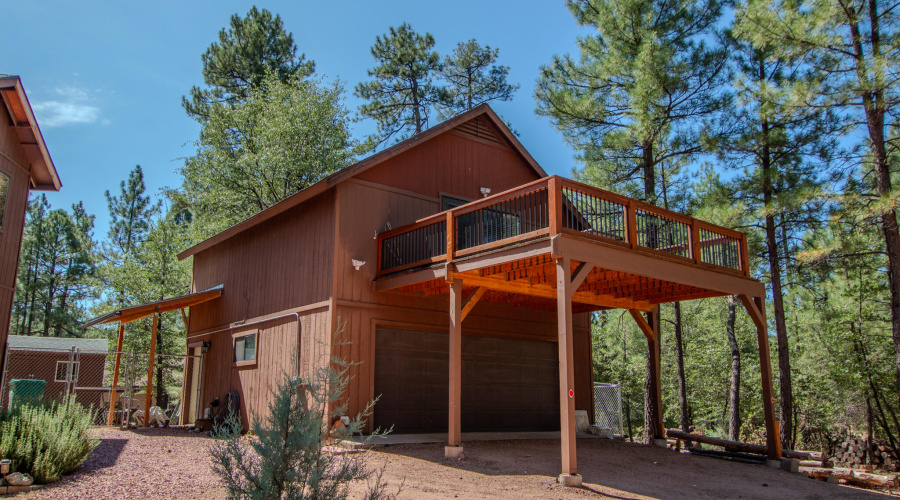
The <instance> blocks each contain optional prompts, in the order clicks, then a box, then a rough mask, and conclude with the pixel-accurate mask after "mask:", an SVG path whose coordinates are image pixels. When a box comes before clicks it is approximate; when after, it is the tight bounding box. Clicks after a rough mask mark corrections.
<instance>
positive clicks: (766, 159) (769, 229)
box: [759, 59, 794, 448]
mask: <svg viewBox="0 0 900 500" xmlns="http://www.w3.org/2000/svg"><path fill="white" fill-rule="evenodd" d="M765 79H766V71H765V64H764V61H763V60H762V59H760V60H759V80H760V81H765ZM760 131H761V133H762V134H761V135H762V142H763V144H762V155H761V158H760V167H761V169H762V177H763V179H762V182H763V186H762V187H763V189H762V191H763V202H764V203H765V209H766V215H765V242H766V260H767V261H768V264H769V277H770V280H771V282H772V306H773V309H774V313H775V314H774V315H775V338H776V340H777V341H778V382H779V387H780V389H781V400H780V403H779V405H778V409H779V418H780V420H781V428H780V431H781V436H780V438H781V446H782V447H785V448H788V447H789V444H790V441H791V436H792V435H793V429H792V428H793V425H792V422H793V413H794V411H793V407H794V394H793V390H792V389H791V360H790V351H789V349H788V339H787V325H786V324H785V316H784V299H783V297H782V289H781V265H780V262H779V258H778V233H777V230H776V227H775V216H774V215H773V214H772V213H771V212H770V210H771V208H772V203H773V201H774V200H775V194H776V193H775V186H774V184H773V182H772V179H773V177H774V176H775V173H776V172H775V169H776V168H777V167H776V166H775V165H773V164H772V151H771V149H770V134H771V129H770V127H769V121H768V119H767V118H765V117H763V118H762V123H761V124H760Z"/></svg>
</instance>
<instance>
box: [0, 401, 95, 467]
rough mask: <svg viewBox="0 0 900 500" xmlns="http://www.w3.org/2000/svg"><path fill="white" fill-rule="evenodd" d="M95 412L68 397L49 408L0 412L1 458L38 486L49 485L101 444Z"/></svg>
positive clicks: (24, 408)
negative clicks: (9, 461)
mask: <svg viewBox="0 0 900 500" xmlns="http://www.w3.org/2000/svg"><path fill="white" fill-rule="evenodd" d="M94 413H95V411H94V409H93V408H91V409H87V408H84V407H83V406H81V405H80V404H78V403H76V402H75V398H74V397H71V398H67V399H65V400H63V401H62V402H55V403H53V404H52V405H50V406H30V405H21V406H17V407H15V408H13V409H12V410H11V411H9V412H6V413H0V457H4V458H8V459H10V460H11V461H12V470H15V471H19V472H27V473H28V474H31V476H32V477H34V480H35V481H36V482H37V483H52V482H54V481H57V480H59V478H60V476H62V475H63V474H66V473H69V472H72V471H73V470H75V468H76V467H78V466H79V465H81V464H82V463H84V461H85V460H86V459H87V457H88V456H89V455H90V454H91V452H92V451H94V448H96V447H97V445H98V444H100V441H99V440H98V439H97V438H96V437H95V436H94V435H92V432H91V427H92V426H93V422H94Z"/></svg>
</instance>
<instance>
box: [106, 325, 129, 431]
mask: <svg viewBox="0 0 900 500" xmlns="http://www.w3.org/2000/svg"><path fill="white" fill-rule="evenodd" d="M124 340H125V323H124V322H121V321H120V322H119V340H118V341H117V342H116V364H115V367H114V368H113V383H112V390H111V391H110V392H109V418H107V420H106V425H113V424H114V422H115V418H116V397H117V396H118V395H119V391H118V389H119V365H120V363H121V361H122V342H123V341H124Z"/></svg>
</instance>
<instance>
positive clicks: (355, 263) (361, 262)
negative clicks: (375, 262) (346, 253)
mask: <svg viewBox="0 0 900 500" xmlns="http://www.w3.org/2000/svg"><path fill="white" fill-rule="evenodd" d="M350 263H351V264H353V267H355V268H356V270H357V271H359V268H361V267H362V266H364V265H366V261H364V260H357V259H350Z"/></svg>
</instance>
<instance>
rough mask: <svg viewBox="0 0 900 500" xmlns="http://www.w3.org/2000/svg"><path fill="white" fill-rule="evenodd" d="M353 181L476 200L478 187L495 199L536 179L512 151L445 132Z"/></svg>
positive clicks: (452, 132)
mask: <svg viewBox="0 0 900 500" xmlns="http://www.w3.org/2000/svg"><path fill="white" fill-rule="evenodd" d="M356 178H357V179H361V180H366V181H371V182H375V183H378V184H384V185H386V186H392V187H395V188H399V189H405V190H407V191H412V192H414V193H419V194H422V195H425V196H430V197H433V198H437V197H439V196H440V195H441V193H444V194H453V195H457V196H462V197H464V198H469V199H477V198H481V192H480V191H479V189H480V188H482V187H486V188H490V189H491V192H492V193H495V194H496V193H499V192H501V191H505V190H507V189H512V188H514V187H516V186H520V185H522V184H525V183H527V182H531V181H533V180H536V179H538V178H539V177H538V175H537V173H536V172H535V171H534V170H533V169H532V168H531V167H530V166H528V164H527V163H525V160H523V159H522V157H521V156H519V154H518V153H516V152H515V151H514V150H513V149H512V148H510V147H508V146H499V145H496V144H493V143H489V142H479V141H476V140H473V139H471V138H470V137H467V136H466V134H464V133H463V134H459V133H455V131H451V132H447V133H444V134H441V135H439V136H437V137H435V138H433V139H431V140H429V141H426V142H424V143H422V144H420V145H418V146H417V147H415V148H412V149H410V150H408V151H406V152H404V153H402V154H399V155H397V156H395V157H393V158H391V159H389V160H387V161H385V162H384V163H382V164H380V165H378V166H375V167H372V168H371V169H369V170H367V171H365V172H362V173H361V174H359V175H358V176H357V177H356ZM398 215H399V214H398ZM395 227H396V226H395Z"/></svg>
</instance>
